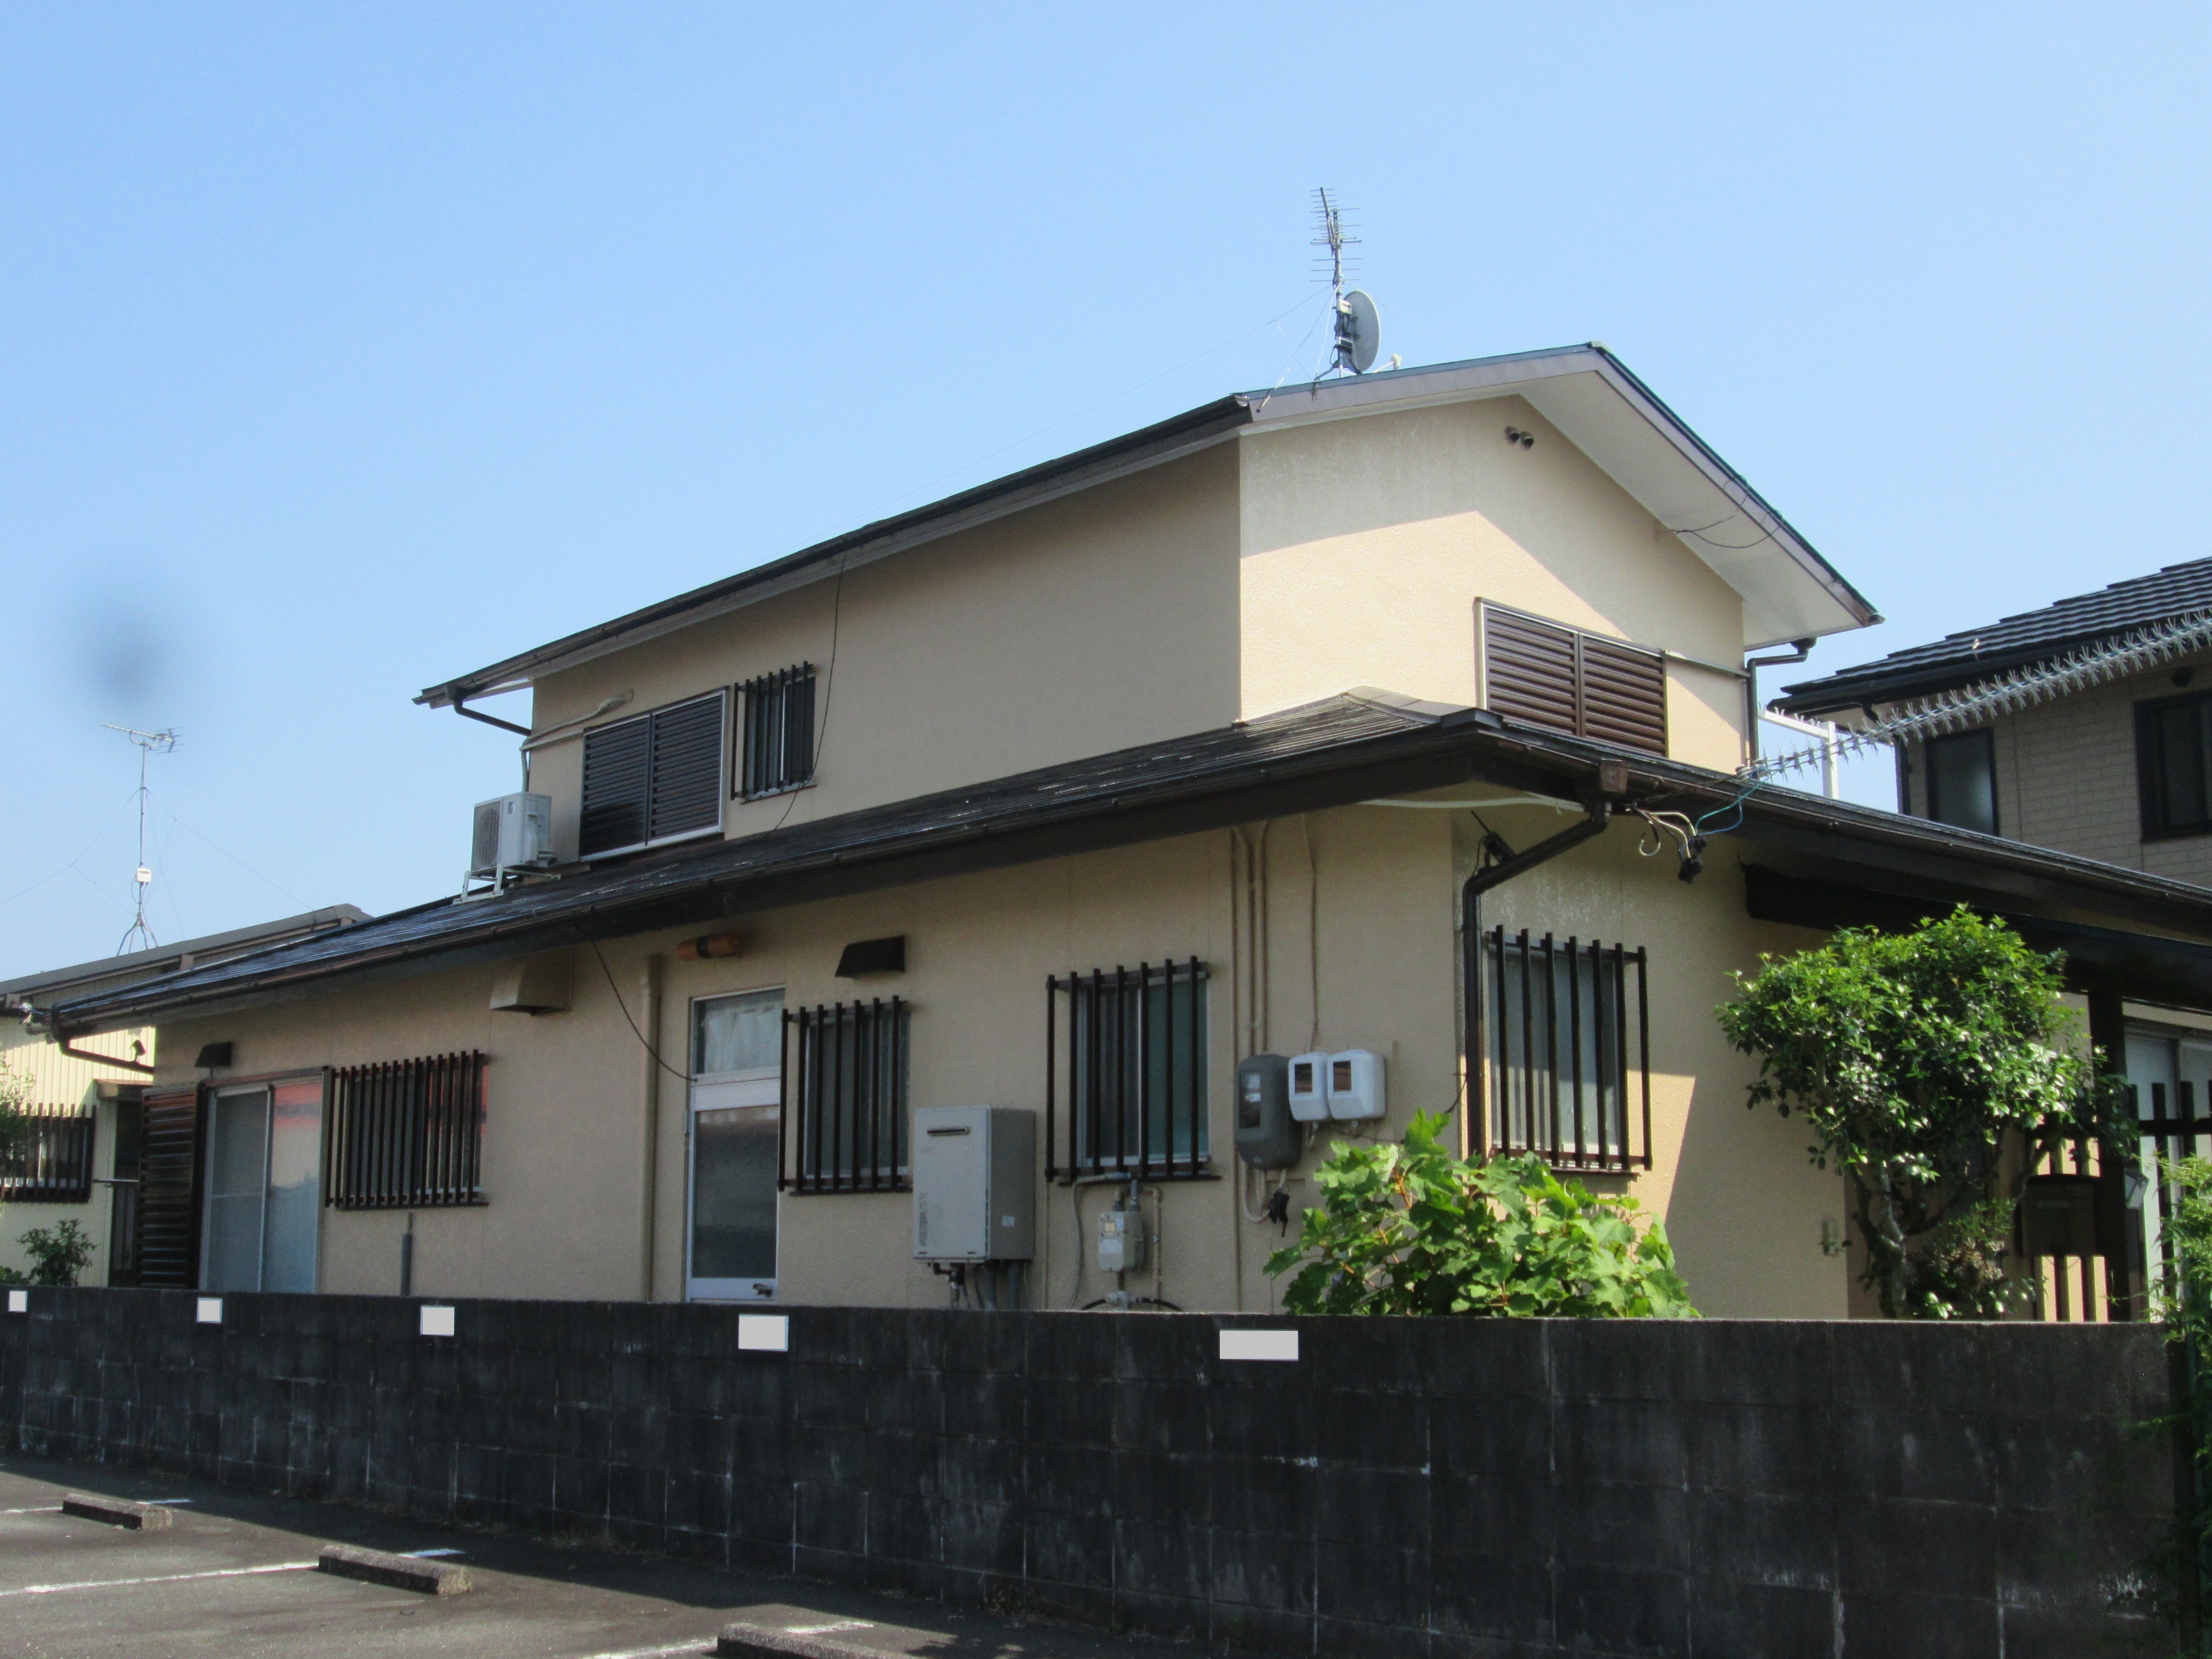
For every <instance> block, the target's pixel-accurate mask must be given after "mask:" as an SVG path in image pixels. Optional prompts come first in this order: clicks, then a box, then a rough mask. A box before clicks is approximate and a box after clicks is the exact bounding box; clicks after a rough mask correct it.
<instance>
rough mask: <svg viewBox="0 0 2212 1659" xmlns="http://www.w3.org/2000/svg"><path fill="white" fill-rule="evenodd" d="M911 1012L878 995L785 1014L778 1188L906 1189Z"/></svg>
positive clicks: (799, 1190)
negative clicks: (786, 1085)
mask: <svg viewBox="0 0 2212 1659" xmlns="http://www.w3.org/2000/svg"><path fill="white" fill-rule="evenodd" d="M912 1012H913V1008H912V1006H911V1005H910V1004H908V1003H907V1002H905V1001H904V1000H902V999H900V998H898V997H892V998H890V1000H888V1001H886V1000H884V999H883V998H880V997H878V998H876V999H874V1000H872V1001H868V1002H851V1003H846V1002H839V1003H832V1004H829V1005H827V1006H823V1007H818V1008H794V1009H791V1010H789V1011H787V1012H786V1013H785V1014H784V1017H783V1032H784V1045H785V1053H784V1066H783V1075H784V1076H785V1078H786V1079H789V1080H790V1087H791V1093H792V1098H791V1099H790V1100H789V1101H788V1102H787V1105H786V1109H785V1111H784V1112H783V1113H782V1114H781V1116H780V1118H779V1119H778V1123H779V1126H780V1127H779V1130H778V1133H780V1134H781V1136H782V1137H783V1145H782V1146H781V1148H780V1149H779V1160H778V1170H777V1177H776V1184H777V1185H778V1186H779V1187H781V1188H784V1189H785V1190H786V1191H787V1192H793V1193H890V1192H904V1191H906V1190H907V1189H908V1188H909V1187H911V1186H912V1185H913V1172H912V1170H911V1168H910V1167H909V1164H908V1152H907V1099H906V1080H907V1037H908V1024H909V1016H910V1015H911V1014H912ZM794 1045H795V1046H796V1048H797V1049H798V1060H799V1063H798V1065H797V1066H793V1065H792V1064H791V1049H792V1048H793V1046H794Z"/></svg>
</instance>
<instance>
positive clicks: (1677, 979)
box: [1465, 808, 1849, 1318]
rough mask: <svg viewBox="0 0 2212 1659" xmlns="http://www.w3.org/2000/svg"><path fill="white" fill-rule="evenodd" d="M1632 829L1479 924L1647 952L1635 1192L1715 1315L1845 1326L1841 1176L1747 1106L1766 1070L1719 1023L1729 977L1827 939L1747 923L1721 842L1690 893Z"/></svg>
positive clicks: (1523, 822) (1530, 829)
mask: <svg viewBox="0 0 2212 1659" xmlns="http://www.w3.org/2000/svg"><path fill="white" fill-rule="evenodd" d="M1485 816H1486V817H1490V818H1491V819H1492V822H1493V823H1497V824H1498V827H1499V828H1500V829H1503V830H1504V832H1505V834H1506V835H1507V836H1508V838H1509V839H1510V840H1511V841H1512V842H1513V843H1514V844H1515V845H1516V846H1525V845H1527V844H1528V843H1529V842H1533V841H1534V840H1536V839H1538V838H1540V837H1541V836H1542V835H1544V834H1546V833H1548V831H1549V829H1552V828H1555V827H1556V826H1557V824H1558V823H1561V822H1564V820H1560V819H1557V818H1554V817H1552V816H1551V815H1549V814H1547V813H1546V812H1544V811H1541V809H1535V810H1532V809H1528V808H1507V809H1504V810H1503V811H1499V812H1498V813H1495V814H1491V813H1486V814H1485ZM1637 829H1638V826H1637V825H1635V824H1634V823H1630V822H1626V821H1623V822H1620V823H1615V825H1614V826H1613V828H1612V829H1610V830H1608V831H1607V834H1606V835H1605V836H1602V837H1601V838H1600V839H1599V840H1597V841H1595V842H1589V843H1587V844H1586V845H1585V846H1583V847H1582V848H1577V849H1576V850H1575V851H1573V852H1571V853H1569V854H1566V855H1565V856H1564V857H1561V858H1559V859H1557V860H1553V862H1552V863H1550V864H1547V865H1543V866H1539V867H1538V868H1536V869H1535V870H1533V871H1531V872H1528V874H1527V875H1525V876H1523V877H1522V878H1519V879H1518V880H1516V881H1513V882H1510V883H1509V884H1506V885H1505V886H1504V887H1502V888H1499V889H1498V890H1495V891H1494V892H1492V893H1491V894H1489V895H1486V896H1485V898H1484V900H1483V908H1482V925H1483V926H1484V927H1485V928H1486V929H1487V928H1489V927H1496V926H1498V925H1499V924H1501V923H1502V924H1504V926H1505V927H1507V928H1508V929H1509V930H1518V929H1520V928H1523V927H1525V928H1528V930H1529V931H1530V933H1532V934H1536V935H1541V934H1542V933H1547V932H1548V933H1553V934H1555V935H1558V936H1559V938H1561V939H1566V938H1568V937H1578V938H1581V939H1592V938H1596V939H1602V940H1604V941H1605V942H1606V943H1607V944H1608V945H1610V944H1613V943H1615V942H1618V943H1620V944H1624V945H1628V946H1629V947H1631V948H1632V949H1633V948H1635V947H1636V946H1638V945H1641V946H1643V947H1644V949H1645V950H1647V951H1649V952H1650V958H1649V975H1650V988H1649V994H1650V1014H1651V1051H1652V1054H1651V1059H1652V1079H1651V1084H1652V1104H1651V1120H1652V1135H1651V1139H1652V1146H1651V1151H1652V1167H1651V1170H1650V1173H1649V1174H1646V1175H1642V1176H1638V1177H1637V1178H1636V1179H1635V1181H1634V1182H1632V1183H1630V1190H1631V1191H1632V1193H1633V1194H1634V1195H1635V1196H1636V1197H1637V1198H1638V1200H1640V1201H1641V1202H1642V1203H1644V1205H1645V1206H1648V1207H1649V1208H1650V1209H1651V1210H1652V1211H1653V1212H1655V1213H1657V1214H1659V1215H1661V1216H1663V1217H1664V1218H1665V1219H1666V1221H1667V1225H1668V1234H1669V1237H1671V1239H1672V1241H1673V1243H1674V1248H1675V1250H1676V1251H1677V1253H1678V1255H1679V1256H1680V1262H1681V1267H1682V1272H1683V1274H1684V1276H1685V1277H1686V1279H1688V1280H1689V1283H1690V1290H1691V1294H1692V1299H1693V1300H1694V1301H1695V1302H1696V1303H1697V1304H1698V1306H1699V1308H1700V1309H1701V1310H1704V1311H1705V1312H1706V1313H1709V1314H1725V1315H1728V1316H1732V1317H1740V1318H1780V1317H1792V1318H1806V1317H1820V1318H1841V1317H1843V1316H1844V1312H1845V1309H1846V1297H1847V1295H1848V1289H1849V1286H1848V1273H1847V1271H1846V1267H1845V1265H1844V1260H1843V1258H1842V1257H1841V1256H1838V1255H1829V1254H1828V1253H1827V1252H1826V1250H1825V1249H1823V1248H1822V1246H1823V1238H1824V1235H1823V1231H1822V1229H1823V1224H1824V1223H1825V1222H1827V1221H1831V1220H1832V1221H1833V1222H1834V1223H1835V1224H1836V1225H1837V1228H1838V1232H1839V1233H1840V1232H1841V1231H1842V1230H1843V1222H1844V1188H1843V1183H1842V1180H1841V1177H1840V1176H1838V1175H1836V1174H1835V1173H1833V1172H1826V1173H1823V1172H1822V1171H1821V1170H1818V1169H1816V1168H1815V1167H1814V1165H1813V1164H1812V1163H1811V1161H1810V1159H1809V1158H1808V1156H1807V1147H1808V1138H1807V1136H1806V1134H1805V1132H1804V1130H1803V1129H1802V1127H1800V1126H1799V1125H1797V1124H1796V1123H1792V1122H1790V1121H1786V1120H1784V1119H1783V1118H1782V1117H1781V1116H1780V1115H1778V1114H1776V1113H1774V1112H1772V1111H1771V1110H1769V1111H1764V1112H1759V1113H1753V1112H1752V1111H1751V1110H1749V1109H1747V1107H1746V1105H1745V1091H1746V1089H1747V1086H1748V1085H1749V1084H1750V1083H1751V1082H1752V1080H1753V1079H1754V1077H1755V1076H1756V1075H1757V1066H1756V1062H1755V1061H1753V1060H1751V1059H1750V1058H1749V1057H1747V1056H1746V1055H1742V1054H1736V1053H1735V1052H1734V1051H1733V1050H1731V1049H1730V1048H1729V1045H1728V1043H1727V1042H1726V1041H1725V1040H1724V1039H1723V1037H1722V1035H1721V1030H1720V1026H1719V1024H1718V1022H1717V1021H1716V1020H1715V1018H1713V1010H1714V1009H1715V1008H1716V1007H1717V1006H1718V1005H1719V1004H1720V1003H1721V1002H1723V1000H1726V999H1727V998H1728V997H1729V995H1730V994H1732V993H1733V989H1734V987H1733V983H1732V981H1730V979H1729V974H1730V972H1731V970H1736V971H1742V972H1745V973H1749V972H1751V971H1753V969H1756V967H1757V965H1758V962H1757V958H1758V956H1759V952H1760V951H1771V952H1774V953H1776V954H1788V953H1790V952H1791V951H1799V950H1802V949H1805V948H1806V947H1808V946H1809V945H1816V944H1819V943H1820V939H1821V936H1820V935H1819V934H1817V933H1811V932H1808V931H1806V930H1802V929H1799V928H1792V927H1777V926H1772V925H1770V924H1766V923H1762V922H1756V921H1752V920H1751V919H1750V918H1749V917H1747V915H1745V914H1744V902H1743V873H1742V869H1741V866H1740V865H1739V863H1738V862H1737V859H1736V844H1735V842H1730V841H1729V840H1728V839H1727V838H1726V837H1721V838H1718V839H1717V840H1715V841H1714V842H1712V843H1711V846H1710V847H1709V848H1707V851H1706V854H1705V860H1706V869H1705V874H1704V875H1702V876H1701V877H1699V878H1698V880H1697V881H1696V882H1695V883H1694V884H1685V883H1683V882H1681V881H1679V880H1677V879H1675V878H1674V872H1675V860H1674V859H1673V858H1672V857H1670V856H1668V855H1667V854H1664V853H1662V854H1660V855H1659V856H1656V857H1654V858H1650V859H1646V858H1644V857H1642V856H1641V855H1640V854H1639V852H1638V844H1639V839H1640V838H1639V836H1638V834H1637ZM1465 850H1466V854H1467V855H1469V856H1471V854H1472V851H1473V849H1472V848H1471V847H1469V848H1466V849H1465ZM1590 1184H1591V1185H1592V1186H1594V1187H1602V1186H1617V1185H1618V1183H1617V1182H1605V1181H1601V1180H1599V1179H1597V1178H1595V1177H1594V1178H1592V1180H1591V1182H1590Z"/></svg>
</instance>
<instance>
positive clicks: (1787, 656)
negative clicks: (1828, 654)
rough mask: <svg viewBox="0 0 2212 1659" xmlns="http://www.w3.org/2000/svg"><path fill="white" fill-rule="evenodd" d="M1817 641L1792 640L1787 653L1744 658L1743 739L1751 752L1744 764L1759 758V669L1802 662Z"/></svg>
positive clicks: (1809, 654)
mask: <svg viewBox="0 0 2212 1659" xmlns="http://www.w3.org/2000/svg"><path fill="white" fill-rule="evenodd" d="M1816 642H1817V641H1814V640H1810V639H1803V640H1792V641H1790V649H1789V651H1788V652H1787V653H1784V654H1782V655H1780V656H1774V657H1746V658H1745V659H1743V716H1744V726H1743V740H1744V744H1745V745H1746V747H1747V749H1748V750H1749V751H1750V752H1749V753H1748V754H1747V755H1746V756H1745V757H1744V764H1745V765H1747V766H1749V765H1751V764H1753V763H1755V762H1756V761H1757V760H1758V759H1759V670H1760V669H1762V668H1779V667H1781V666H1782V665H1783V664H1784V663H1791V662H1802V661H1804V660H1805V659H1806V658H1808V657H1809V656H1811V655H1812V654H1813V647H1814V644H1815V643H1816Z"/></svg>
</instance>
